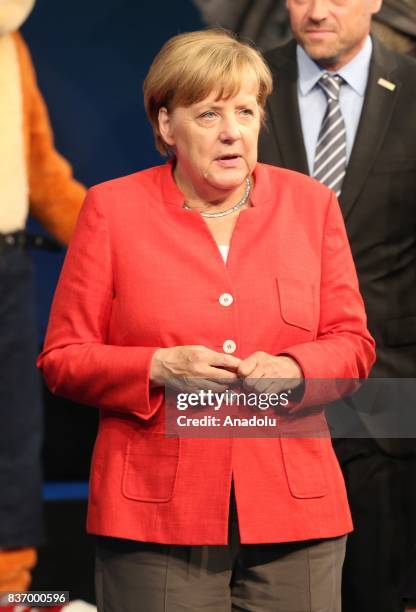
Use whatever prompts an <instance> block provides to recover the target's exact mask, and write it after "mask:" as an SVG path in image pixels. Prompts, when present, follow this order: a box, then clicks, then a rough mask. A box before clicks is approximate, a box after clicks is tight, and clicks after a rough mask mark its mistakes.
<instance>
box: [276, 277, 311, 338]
mask: <svg viewBox="0 0 416 612" xmlns="http://www.w3.org/2000/svg"><path fill="white" fill-rule="evenodd" d="M276 282H277V288H278V292H279V301H280V313H281V315H282V319H283V320H284V322H285V323H288V324H289V325H294V326H296V327H300V328H301V329H304V330H306V331H311V330H312V329H313V325H314V307H313V294H312V285H311V284H310V283H308V282H306V281H303V280H300V279H293V278H284V277H283V278H281V277H277V279H276Z"/></svg>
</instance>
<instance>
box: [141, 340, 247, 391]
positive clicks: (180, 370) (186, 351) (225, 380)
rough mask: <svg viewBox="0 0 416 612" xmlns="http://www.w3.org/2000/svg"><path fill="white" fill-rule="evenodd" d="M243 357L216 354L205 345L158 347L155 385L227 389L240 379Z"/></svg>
mask: <svg viewBox="0 0 416 612" xmlns="http://www.w3.org/2000/svg"><path fill="white" fill-rule="evenodd" d="M240 364H241V359H238V358H237V357H233V356H232V355H226V354H225V353H217V352H216V351H213V350H211V349H209V348H206V347H205V346H173V347H171V348H161V349H158V350H157V351H156V352H155V353H154V355H153V359H152V364H151V368H150V380H151V383H152V387H156V386H164V385H168V386H170V387H174V388H176V389H180V390H182V391H183V390H185V391H196V390H200V389H211V390H212V391H214V392H215V391H216V392H221V391H225V389H227V387H228V386H229V384H230V383H232V382H234V381H235V380H237V379H238V376H237V373H236V372H237V368H238V367H239V365H240Z"/></svg>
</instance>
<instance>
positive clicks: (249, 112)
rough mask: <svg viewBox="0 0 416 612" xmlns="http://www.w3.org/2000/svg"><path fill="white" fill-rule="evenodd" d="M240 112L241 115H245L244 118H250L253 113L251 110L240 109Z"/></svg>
mask: <svg viewBox="0 0 416 612" xmlns="http://www.w3.org/2000/svg"><path fill="white" fill-rule="evenodd" d="M240 112H241V114H242V115H245V116H251V117H252V116H253V115H254V112H253V111H252V109H251V108H242V109H241V111H240Z"/></svg>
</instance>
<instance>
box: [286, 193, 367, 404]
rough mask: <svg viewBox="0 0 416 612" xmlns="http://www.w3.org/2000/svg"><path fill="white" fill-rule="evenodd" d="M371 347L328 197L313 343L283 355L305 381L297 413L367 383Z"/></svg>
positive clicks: (341, 230)
mask: <svg viewBox="0 0 416 612" xmlns="http://www.w3.org/2000/svg"><path fill="white" fill-rule="evenodd" d="M374 346H375V343H374V340H373V338H372V336H371V335H370V333H369V331H368V329H367V316H366V313H365V308H364V303H363V299H362V297H361V294H360V291H359V286H358V279H357V274H356V271H355V265H354V261H353V258H352V254H351V250H350V246H349V242H348V237H347V233H346V230H345V225H344V220H343V217H342V214H341V210H340V208H339V205H338V201H337V199H336V197H335V194H334V193H333V192H331V195H330V200H329V205H328V208H327V214H326V220H325V227H324V234H323V241H322V257H321V285H320V316H319V325H318V333H317V339H316V340H315V341H313V342H305V343H302V344H297V345H294V346H291V347H289V348H287V349H285V350H284V354H285V355H289V356H291V357H293V358H294V359H295V360H296V361H297V362H298V363H299V365H300V366H301V368H302V371H303V374H304V377H305V380H306V387H305V395H304V397H303V400H302V401H301V403H300V404H298V406H297V407H300V406H304V405H305V404H306V405H310V404H320V403H323V402H327V401H332V400H334V399H338V398H339V397H342V396H343V395H345V394H347V393H348V392H351V391H353V390H355V389H356V388H357V379H363V378H367V376H368V374H369V372H370V370H371V367H372V365H373V363H374V361H375V349H374ZM339 379H345V383H342V384H341V382H340V380H339ZM331 381H332V382H331ZM337 381H338V382H337ZM348 381H349V382H348Z"/></svg>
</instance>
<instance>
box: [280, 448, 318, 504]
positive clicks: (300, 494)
mask: <svg viewBox="0 0 416 612" xmlns="http://www.w3.org/2000/svg"><path fill="white" fill-rule="evenodd" d="M280 445H281V449H282V455H283V464H284V468H285V473H286V478H287V482H288V485H289V489H290V492H291V494H292V495H293V497H297V498H299V499H306V498H313V497H324V495H326V492H327V485H326V481H325V474H324V469H323V460H324V456H323V450H322V441H321V439H320V438H280Z"/></svg>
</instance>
